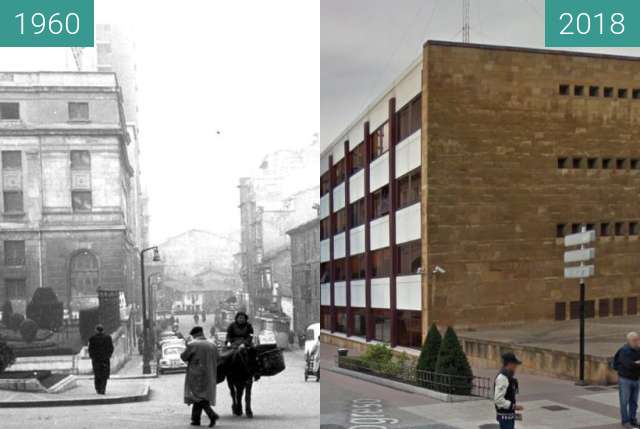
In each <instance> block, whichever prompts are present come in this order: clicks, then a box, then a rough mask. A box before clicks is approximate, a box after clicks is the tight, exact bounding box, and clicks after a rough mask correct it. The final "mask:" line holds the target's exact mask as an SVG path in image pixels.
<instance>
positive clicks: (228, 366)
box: [219, 347, 257, 418]
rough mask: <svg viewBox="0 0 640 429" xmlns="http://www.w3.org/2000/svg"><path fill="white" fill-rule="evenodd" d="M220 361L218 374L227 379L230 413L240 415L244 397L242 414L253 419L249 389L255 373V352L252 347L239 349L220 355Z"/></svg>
mask: <svg viewBox="0 0 640 429" xmlns="http://www.w3.org/2000/svg"><path fill="white" fill-rule="evenodd" d="M222 361H223V364H222V365H221V367H220V369H219V372H222V373H223V374H224V376H225V377H226V379H227V386H229V393H230V394H231V400H232V401H233V403H232V405H231V411H232V412H233V414H234V415H235V416H241V415H242V397H243V396H244V403H245V408H244V414H245V415H246V416H247V417H248V418H252V417H253V411H252V410H251V388H252V387H253V377H254V376H255V375H256V372H257V352H256V349H255V348H253V347H239V348H235V349H230V350H229V351H228V352H223V353H222Z"/></svg>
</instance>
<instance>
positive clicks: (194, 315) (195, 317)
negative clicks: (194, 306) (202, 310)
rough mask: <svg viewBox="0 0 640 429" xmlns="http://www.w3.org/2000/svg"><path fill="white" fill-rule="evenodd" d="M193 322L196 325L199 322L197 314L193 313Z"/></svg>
mask: <svg viewBox="0 0 640 429" xmlns="http://www.w3.org/2000/svg"><path fill="white" fill-rule="evenodd" d="M193 321H194V322H195V324H196V325H197V324H198V322H199V321H200V316H198V313H193Z"/></svg>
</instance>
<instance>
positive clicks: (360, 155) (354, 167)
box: [349, 143, 365, 176]
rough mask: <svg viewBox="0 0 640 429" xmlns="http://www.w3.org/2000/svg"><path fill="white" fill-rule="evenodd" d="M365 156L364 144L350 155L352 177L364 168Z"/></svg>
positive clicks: (350, 173)
mask: <svg viewBox="0 0 640 429" xmlns="http://www.w3.org/2000/svg"><path fill="white" fill-rule="evenodd" d="M364 155H365V153H364V144H362V143H360V144H359V145H358V146H356V147H355V149H353V150H352V151H351V152H350V153H349V156H350V157H351V171H349V175H350V176H351V175H353V174H355V173H357V172H358V171H360V170H362V169H363V168H364V165H365V159H364Z"/></svg>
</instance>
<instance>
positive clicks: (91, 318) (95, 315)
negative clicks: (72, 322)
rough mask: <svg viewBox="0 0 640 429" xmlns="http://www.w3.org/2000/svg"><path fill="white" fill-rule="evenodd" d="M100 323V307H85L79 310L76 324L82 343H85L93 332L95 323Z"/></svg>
mask: <svg viewBox="0 0 640 429" xmlns="http://www.w3.org/2000/svg"><path fill="white" fill-rule="evenodd" d="M98 323H100V308H99V307H93V308H86V309H84V310H80V312H79V318H78V325H79V329H80V338H82V342H83V343H85V344H86V343H87V341H89V338H91V336H92V335H93V334H94V333H95V329H96V325H97V324H98Z"/></svg>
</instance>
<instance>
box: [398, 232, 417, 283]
mask: <svg viewBox="0 0 640 429" xmlns="http://www.w3.org/2000/svg"><path fill="white" fill-rule="evenodd" d="M421 267H422V248H421V241H420V240H416V241H410V242H408V243H403V244H400V245H398V275H402V274H407V275H409V274H417V272H418V269H419V268H421Z"/></svg>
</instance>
